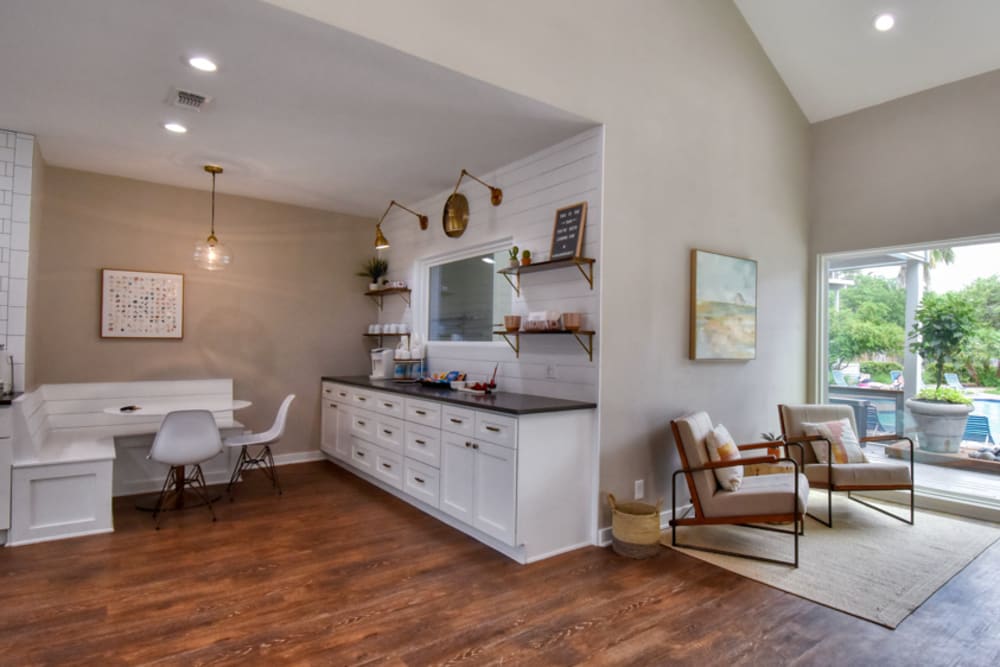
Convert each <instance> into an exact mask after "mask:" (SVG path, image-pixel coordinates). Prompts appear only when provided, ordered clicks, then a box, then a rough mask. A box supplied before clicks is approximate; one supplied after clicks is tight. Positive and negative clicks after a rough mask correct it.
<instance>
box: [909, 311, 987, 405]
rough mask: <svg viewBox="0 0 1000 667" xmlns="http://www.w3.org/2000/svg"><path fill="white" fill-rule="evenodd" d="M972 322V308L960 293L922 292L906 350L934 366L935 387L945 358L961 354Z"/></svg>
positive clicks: (973, 322)
mask: <svg viewBox="0 0 1000 667" xmlns="http://www.w3.org/2000/svg"><path fill="white" fill-rule="evenodd" d="M976 326H977V322H976V312H975V310H974V308H973V306H972V304H971V303H970V302H969V301H968V300H967V299H965V298H964V297H963V296H962V295H961V294H959V293H957V292H951V293H948V294H935V293H933V292H928V293H926V294H924V298H923V299H921V301H920V306H918V307H917V312H916V322H914V324H913V330H912V331H911V332H910V339H911V340H912V341H913V342H912V343H910V350H911V351H913V352H916V353H917V354H919V355H920V356H921V357H923V359H924V361H926V362H927V363H928V364H929V365H932V366H933V367H934V377H935V379H936V380H937V389H940V388H941V384H942V383H943V382H944V365H945V362H947V361H953V360H955V359H956V358H957V357H958V356H960V355H961V353H962V348H963V345H964V344H965V342H966V339H967V338H968V337H969V336H971V335H972V332H973V331H974V330H975V328H976Z"/></svg>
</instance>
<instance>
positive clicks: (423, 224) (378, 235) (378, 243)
mask: <svg viewBox="0 0 1000 667" xmlns="http://www.w3.org/2000/svg"><path fill="white" fill-rule="evenodd" d="M393 206H395V207H397V208H401V209H403V210H404V211H406V212H407V213H412V214H413V215H415V216H417V221H418V222H419V223H420V229H427V225H428V224H429V222H428V220H427V216H426V215H423V214H422V213H417V212H416V211H414V210H413V209H412V208H407V207H406V206H403V205H402V204H400V203H399V202H398V201H396V200H395V199H393V200H392V201H391V202H389V205H388V206H387V207H386V209H385V213H383V214H382V217H381V218H379V219H378V222H376V223H375V249H376V250H384V249H385V248H388V247H389V239H387V238H385V235H384V234H382V222H383V221H384V220H385V216H387V215H389V211H391V210H392V207H393Z"/></svg>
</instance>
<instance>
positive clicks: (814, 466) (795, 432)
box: [778, 405, 913, 527]
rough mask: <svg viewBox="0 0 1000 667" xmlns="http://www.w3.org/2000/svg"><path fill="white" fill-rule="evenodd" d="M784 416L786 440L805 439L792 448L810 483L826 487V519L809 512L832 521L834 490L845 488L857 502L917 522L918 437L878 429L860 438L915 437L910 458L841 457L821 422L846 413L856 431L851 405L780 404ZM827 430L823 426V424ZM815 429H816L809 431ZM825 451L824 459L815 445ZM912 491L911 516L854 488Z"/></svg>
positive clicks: (861, 440) (830, 523)
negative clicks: (858, 495) (881, 432)
mask: <svg viewBox="0 0 1000 667" xmlns="http://www.w3.org/2000/svg"><path fill="white" fill-rule="evenodd" d="M778 413H779V417H780V418H781V433H782V435H783V438H784V440H785V442H788V443H793V442H797V443H800V444H801V445H802V446H801V447H800V448H796V449H795V450H792V451H790V453H794V454H795V456H796V459H797V461H798V463H799V465H801V466H802V470H803V472H804V473H805V476H806V477H807V478H808V479H809V484H810V486H812V488H814V489H826V511H827V515H826V516H827V520H826V521H824V520H823V519H821V518H819V517H817V516H815V515H813V514H810V515H809V516H811V517H812V518H814V519H816V520H817V521H819V522H820V523H822V524H824V525H825V526H828V527H832V526H833V493H834V492H835V491H846V492H847V497H848V498H849V499H850V500H853V501H854V502H856V503H859V504H861V505H864V506H866V507H869V508H871V509H873V510H877V511H879V512H882V513H883V514H886V515H888V516H891V517H893V518H894V519H899V520H900V521H902V522H904V523H908V524H910V525H913V441H912V440H910V438H907V437H904V436H899V435H895V434H889V435H875V436H868V437H864V438H857V440H858V443H859V445H860V443H865V442H898V441H900V440H905V441H907V442H909V443H910V462H909V464H906V463H904V462H898V463H897V462H889V461H884V462H883V461H868V460H867V457H864V456H863V455H862V461H860V462H846V463H844V462H837V461H835V458H837V456H836V455H835V451H834V450H835V445H836V444H837V443H836V442H831V439H833V440H836V439H837V438H836V437H834V438H831V437H828V436H830V435H831V434H830V432H829V431H827V433H826V435H824V434H822V433H818V432H817V430H818V429H817V427H816V426H811V425H822V424H828V423H831V422H839V421H840V420H843V419H847V421H848V422H849V424H850V426H851V429H853V432H854V434H855V437H857V433H858V425H857V424H856V423H855V421H854V410H853V409H852V408H851V407H850V406H848V405H779V406H778ZM819 430H822V429H819ZM809 431H811V432H809ZM817 443H818V444H819V447H820V452H821V453H825V454H826V456H825V457H824V458H825V461H821V460H820V457H819V456H817V451H816V447H815V446H814V445H816V444H817ZM892 490H900V491H909V492H910V517H909V519H908V520H907V519H906V518H904V517H901V516H899V515H897V514H894V513H892V512H888V511H886V510H884V509H882V508H881V507H877V506H875V505H872V504H871V503H867V502H865V501H863V500H860V499H858V498H856V497H854V496H852V495H851V492H852V491H892Z"/></svg>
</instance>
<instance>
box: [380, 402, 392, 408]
mask: <svg viewBox="0 0 1000 667" xmlns="http://www.w3.org/2000/svg"><path fill="white" fill-rule="evenodd" d="M382 405H384V406H385V407H387V408H391V407H392V403H383V404H382Z"/></svg>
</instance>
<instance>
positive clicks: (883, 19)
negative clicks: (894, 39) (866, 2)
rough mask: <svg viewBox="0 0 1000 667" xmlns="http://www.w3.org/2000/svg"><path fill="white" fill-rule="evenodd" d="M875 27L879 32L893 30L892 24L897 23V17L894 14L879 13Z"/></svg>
mask: <svg viewBox="0 0 1000 667" xmlns="http://www.w3.org/2000/svg"><path fill="white" fill-rule="evenodd" d="M874 25H875V29H876V30H878V31H879V32H887V31H889V30H892V26H894V25H896V17H895V16H893V15H892V14H879V15H878V16H876V17H875V22H874Z"/></svg>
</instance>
